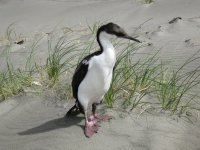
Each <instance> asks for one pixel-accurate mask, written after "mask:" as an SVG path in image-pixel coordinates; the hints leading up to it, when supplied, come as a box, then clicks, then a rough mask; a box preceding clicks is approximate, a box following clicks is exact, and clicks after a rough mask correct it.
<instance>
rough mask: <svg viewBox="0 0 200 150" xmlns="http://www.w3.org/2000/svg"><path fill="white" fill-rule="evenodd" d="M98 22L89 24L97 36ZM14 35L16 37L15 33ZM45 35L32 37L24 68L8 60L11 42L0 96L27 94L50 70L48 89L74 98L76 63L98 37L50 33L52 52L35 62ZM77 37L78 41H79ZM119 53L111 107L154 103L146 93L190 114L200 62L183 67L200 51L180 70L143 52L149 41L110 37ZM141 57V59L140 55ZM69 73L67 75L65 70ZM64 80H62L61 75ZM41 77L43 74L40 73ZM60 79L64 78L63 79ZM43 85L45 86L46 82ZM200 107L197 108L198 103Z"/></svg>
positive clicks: (92, 48)
mask: <svg viewBox="0 0 200 150" xmlns="http://www.w3.org/2000/svg"><path fill="white" fill-rule="evenodd" d="M99 25H100V23H99V22H98V23H95V24H94V25H93V26H89V25H88V31H89V32H90V33H91V35H93V34H95V33H96V31H97V29H98V27H99ZM12 32H14V30H12V29H11V27H9V28H8V29H7V34H6V36H7V38H8V39H9V40H13V35H12V34H13V33H12ZM14 38H15V37H14ZM43 38H44V36H42V37H37V38H35V39H34V40H33V44H32V45H31V47H30V50H29V52H30V54H29V56H28V58H27V61H26V64H25V68H15V66H14V65H13V64H12V62H11V61H10V57H9V56H10V50H9V46H8V49H7V51H6V58H7V59H6V64H7V70H1V72H0V82H1V84H0V99H1V100H3V99H6V98H7V97H9V96H13V95H16V94H18V93H20V92H23V91H24V89H25V88H26V87H28V86H32V83H33V81H34V80H35V79H33V75H34V74H46V76H47V78H45V77H42V78H41V79H40V80H44V81H42V82H46V83H47V86H48V87H53V88H54V86H55V85H57V86H55V88H57V89H59V93H63V92H60V90H63V91H64V92H65V94H58V96H59V95H60V96H61V97H62V98H61V99H72V89H71V85H70V84H71V78H72V76H73V72H74V70H75V69H76V66H77V64H78V63H79V62H80V61H81V60H82V59H83V58H84V57H85V56H86V55H88V54H90V53H92V52H94V51H96V50H98V44H97V42H96V38H95V36H92V38H89V39H87V40H85V41H84V40H82V41H81V40H80V38H79V37H78V38H76V39H74V40H71V39H69V37H68V36H66V35H62V36H59V37H56V36H55V35H54V33H50V34H48V35H47V39H46V41H47V51H48V56H47V59H46V64H45V65H44V66H42V65H40V64H38V63H36V62H35V60H34V55H35V51H36V50H37V48H38V47H37V45H38V44H39V43H40V41H41V39H43ZM77 41H80V42H79V43H77ZM112 42H113V43H114V46H115V47H116V49H119V51H118V52H117V60H116V64H115V67H114V71H113V79H112V83H111V86H110V89H109V91H108V92H107V93H106V95H105V103H106V104H107V105H108V107H111V108H112V107H115V103H116V102H118V101H119V100H120V102H121V104H122V106H123V108H124V109H128V110H129V111H132V110H133V109H134V108H136V107H141V106H142V105H143V104H146V103H148V104H151V105H152V107H154V106H153V103H152V102H151V101H146V100H145V101H144V97H145V96H147V95H151V96H153V97H154V99H156V100H157V101H158V103H159V105H160V107H159V108H161V109H162V110H164V111H170V112H171V113H172V114H176V113H179V114H180V113H186V111H187V109H193V108H192V107H190V106H192V105H194V103H193V102H194V101H193V100H194V99H195V98H196V97H198V95H195V94H193V93H192V89H193V88H195V87H197V86H199V85H200V69H199V68H200V65H199V66H197V67H196V68H194V69H192V70H190V71H185V68H186V67H187V66H188V65H190V64H191V63H193V62H194V61H196V60H198V59H199V58H198V57H196V56H197V53H199V51H198V52H197V53H195V54H194V55H192V56H191V57H189V58H188V59H187V60H186V61H185V63H183V64H182V65H181V66H180V67H179V68H178V69H169V68H170V65H168V64H165V63H163V62H162V60H161V59H160V58H159V55H158V54H159V51H156V52H155V53H152V54H148V53H147V54H143V53H140V48H141V47H143V46H147V45H141V44H140V45H138V44H135V43H132V42H127V43H124V42H122V41H119V40H112ZM140 56H142V57H140ZM63 73H65V74H63ZM62 75H64V78H62V79H61V76H62ZM41 76H43V75H41ZM60 79H61V80H60ZM61 82H66V83H65V86H63V85H62V88H58V86H59V85H60V84H59V83H61ZM44 85H45V84H44ZM195 109H196V110H198V106H197V107H196V106H195Z"/></svg>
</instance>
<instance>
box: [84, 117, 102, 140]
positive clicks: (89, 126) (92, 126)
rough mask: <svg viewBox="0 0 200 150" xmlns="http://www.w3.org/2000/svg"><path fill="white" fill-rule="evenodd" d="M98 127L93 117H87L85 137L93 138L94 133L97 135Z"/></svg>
mask: <svg viewBox="0 0 200 150" xmlns="http://www.w3.org/2000/svg"><path fill="white" fill-rule="evenodd" d="M98 129H99V125H98V124H97V121H96V119H95V118H94V117H89V119H86V121H85V135H86V136H87V137H91V136H93V134H94V133H97V131H98Z"/></svg>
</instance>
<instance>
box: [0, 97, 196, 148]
mask: <svg viewBox="0 0 200 150" xmlns="http://www.w3.org/2000/svg"><path fill="white" fill-rule="evenodd" d="M15 101H17V104H14V105H15V106H14V107H13V109H12V110H10V111H9V112H8V113H4V114H3V115H1V114H0V118H1V122H0V135H1V136H0V149H2V150H7V149H8V150H12V149H13V150H31V149H33V150H55V149H57V150H63V149H67V150H75V149H80V148H81V149H83V150H90V149H91V150H94V149H95V150H102V149H104V150H121V149H126V150H129V149H136V150H147V149H152V150H161V149H162V150H164V149H166V150H168V149H170V150H177V149H181V150H183V149H184V150H190V149H192V150H197V149H199V148H200V144H199V138H200V130H199V127H198V124H191V123H187V122H185V121H183V120H180V119H179V121H177V120H172V119H170V118H168V117H165V116H152V115H140V116H138V115H134V114H130V115H127V114H126V113H123V112H121V111H120V110H117V111H115V110H107V113H108V114H110V115H113V116H114V117H115V119H113V120H112V121H110V122H105V123H101V128H100V130H99V132H98V134H96V135H94V136H93V137H92V138H91V139H88V138H86V137H85V136H84V133H83V126H84V120H83V115H78V116H73V117H71V118H67V119H65V118H63V116H64V115H65V112H66V110H67V108H68V106H67V107H66V109H65V108H63V107H58V106H56V105H55V104H53V103H50V102H49V101H51V100H50V99H49V98H47V97H43V96H32V95H27V96H19V97H16V98H15ZM5 103H7V104H4V103H3V105H4V106H5V105H13V104H8V103H9V101H7V102H5Z"/></svg>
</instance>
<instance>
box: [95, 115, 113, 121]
mask: <svg viewBox="0 0 200 150" xmlns="http://www.w3.org/2000/svg"><path fill="white" fill-rule="evenodd" d="M94 117H95V118H96V120H97V121H109V120H110V119H113V117H112V116H108V115H98V114H94Z"/></svg>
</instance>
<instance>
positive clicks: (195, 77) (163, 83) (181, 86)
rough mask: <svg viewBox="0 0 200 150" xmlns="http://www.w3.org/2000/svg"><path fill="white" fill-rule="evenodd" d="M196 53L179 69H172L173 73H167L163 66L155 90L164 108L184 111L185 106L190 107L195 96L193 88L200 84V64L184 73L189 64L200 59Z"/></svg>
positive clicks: (172, 110) (173, 111)
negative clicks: (192, 92)
mask: <svg viewBox="0 0 200 150" xmlns="http://www.w3.org/2000/svg"><path fill="white" fill-rule="evenodd" d="M195 55H196V54H195ZM195 55H192V56H191V57H190V58H188V59H187V60H186V61H185V63H184V64H183V65H182V66H180V67H179V68H178V69H177V70H174V71H171V72H172V73H171V74H166V72H164V71H163V68H161V75H160V77H159V78H158V80H157V81H156V82H155V89H156V90H155V91H156V92H157V96H158V98H159V100H160V101H161V104H162V108H163V109H164V110H170V111H171V112H172V113H175V112H177V111H179V112H183V108H186V107H188V105H189V104H190V103H189V102H191V100H192V99H193V98H194V97H195V95H193V94H191V90H192V89H193V88H194V87H195V86H197V85H200V70H199V68H200V66H197V67H196V68H194V69H193V70H192V71H188V72H185V73H183V72H184V71H185V67H186V66H187V65H189V64H190V63H193V62H194V61H196V60H198V59H199V57H195Z"/></svg>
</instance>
